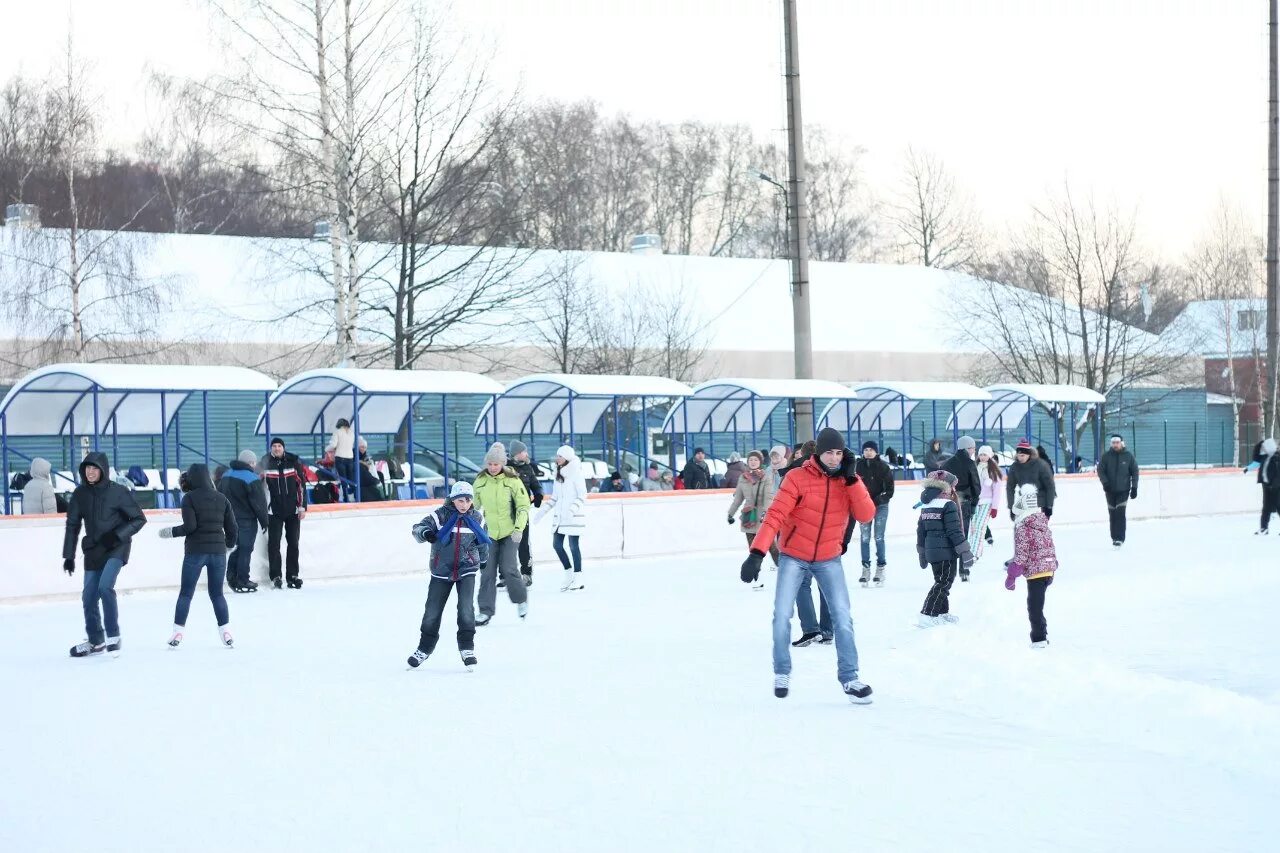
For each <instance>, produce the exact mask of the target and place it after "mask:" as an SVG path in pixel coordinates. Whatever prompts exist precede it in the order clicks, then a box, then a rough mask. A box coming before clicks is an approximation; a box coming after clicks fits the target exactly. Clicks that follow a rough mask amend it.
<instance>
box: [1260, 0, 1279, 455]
mask: <svg viewBox="0 0 1280 853" xmlns="http://www.w3.org/2000/svg"><path fill="white" fill-rule="evenodd" d="M1270 5H1271V21H1270V26H1269V27H1268V28H1267V44H1268V46H1269V48H1270V53H1271V73H1270V78H1271V79H1270V84H1271V90H1270V96H1269V98H1268V108H1269V109H1268V115H1267V394H1266V399H1265V400H1263V401H1262V412H1263V415H1262V420H1263V427H1262V434H1263V435H1264V436H1269V435H1275V421H1276V396H1277V384H1276V379H1277V372H1276V360H1277V358H1280V310H1278V309H1280V299H1278V298H1277V291H1278V289H1280V283H1278V282H1277V271H1278V270H1277V254H1276V253H1277V250H1278V249H1280V247H1278V246H1277V243H1280V138H1278V136H1277V131H1278V129H1280V85H1278V84H1277V68H1276V67H1277V61H1278V58H1277V52H1276V48H1277V42H1276V29H1277V24H1278V23H1280V21H1277V9H1276V7H1277V0H1271V4H1270Z"/></svg>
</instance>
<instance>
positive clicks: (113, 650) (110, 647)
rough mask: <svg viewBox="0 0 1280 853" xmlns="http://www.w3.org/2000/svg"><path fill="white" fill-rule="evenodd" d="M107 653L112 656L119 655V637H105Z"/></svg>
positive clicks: (116, 656)
mask: <svg viewBox="0 0 1280 853" xmlns="http://www.w3.org/2000/svg"><path fill="white" fill-rule="evenodd" d="M107 654H109V655H111V656H112V657H113V658H118V657H120V638H119V637H107Z"/></svg>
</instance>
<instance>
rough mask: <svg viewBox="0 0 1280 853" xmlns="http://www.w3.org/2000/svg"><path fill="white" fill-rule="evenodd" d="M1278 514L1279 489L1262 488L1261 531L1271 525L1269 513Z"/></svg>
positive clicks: (1279, 505)
mask: <svg viewBox="0 0 1280 853" xmlns="http://www.w3.org/2000/svg"><path fill="white" fill-rule="evenodd" d="M1273 512H1280V489H1271V488H1267V487H1266V486H1265V485H1264V486H1263V487H1262V529H1263V530H1266V529H1267V527H1268V526H1269V525H1270V524H1271V513H1273Z"/></svg>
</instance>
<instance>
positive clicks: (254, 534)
mask: <svg viewBox="0 0 1280 853" xmlns="http://www.w3.org/2000/svg"><path fill="white" fill-rule="evenodd" d="M257 464H258V456H257V454H255V453H254V452H253V451H252V450H245V451H243V452H242V453H241V454H240V458H238V459H236V460H235V461H234V462H232V463H231V467H230V468H229V469H228V470H227V473H225V474H223V475H222V481H221V482H220V483H218V484H217V488H218V491H219V492H221V493H222V496H223V497H225V498H226V499H227V501H228V502H229V503H230V504H231V514H232V515H234V516H235V518H236V530H237V531H238V532H237V534H236V549H235V550H234V551H232V552H231V555H230V556H229V557H228V558H227V586H229V587H231V589H232V590H233V591H234V592H257V591H258V585H257V584H256V583H254V582H253V581H252V580H250V579H249V574H250V569H251V560H252V559H253V547H254V545H255V544H257V541H258V531H259V530H261V531H262V535H263V536H266V535H267V526H268V524H269V523H270V519H269V518H268V517H267V492H266V489H264V488H263V485H262V478H261V477H259V476H258V472H257V471H255V470H254V468H256V467H257Z"/></svg>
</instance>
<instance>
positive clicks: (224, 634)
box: [218, 624, 236, 649]
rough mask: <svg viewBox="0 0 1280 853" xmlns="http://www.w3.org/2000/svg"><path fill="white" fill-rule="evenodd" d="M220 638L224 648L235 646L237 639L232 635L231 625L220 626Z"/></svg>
mask: <svg viewBox="0 0 1280 853" xmlns="http://www.w3.org/2000/svg"><path fill="white" fill-rule="evenodd" d="M218 639H219V640H220V641H221V642H222V646H223V648H227V649H231V648H235V642H236V641H235V639H233V638H232V636H231V625H230V624H227V625H222V626H220V627H219V628H218Z"/></svg>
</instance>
